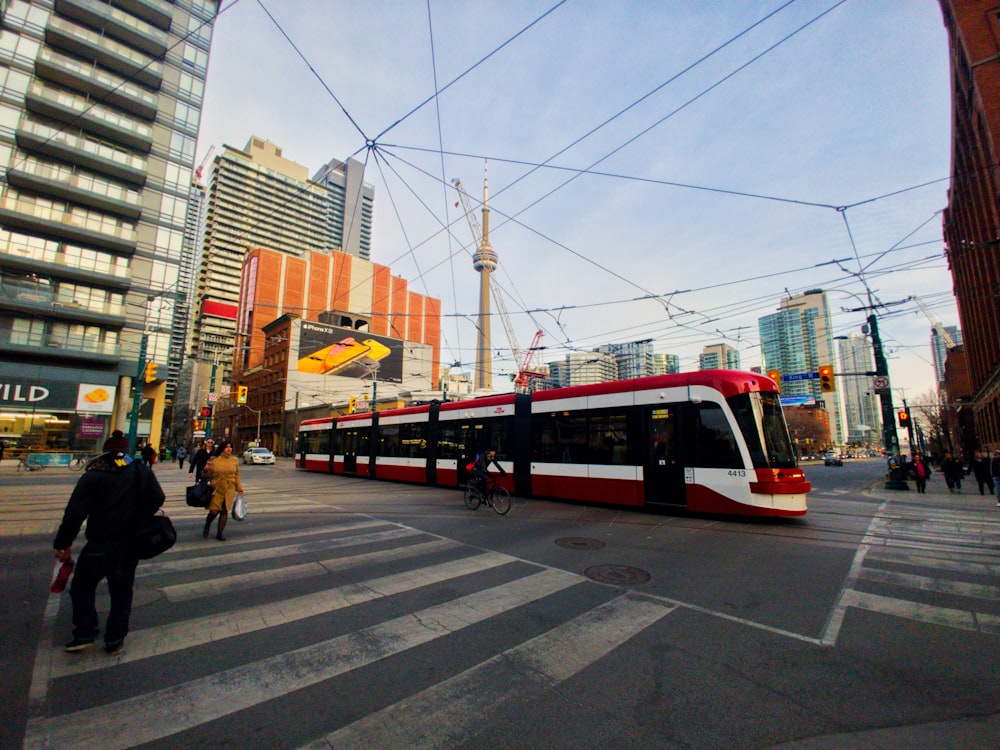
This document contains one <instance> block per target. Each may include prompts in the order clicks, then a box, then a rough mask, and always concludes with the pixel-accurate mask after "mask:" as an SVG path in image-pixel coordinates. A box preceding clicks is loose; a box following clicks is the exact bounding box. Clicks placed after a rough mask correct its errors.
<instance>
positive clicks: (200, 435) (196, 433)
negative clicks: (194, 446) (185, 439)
mask: <svg viewBox="0 0 1000 750" xmlns="http://www.w3.org/2000/svg"><path fill="white" fill-rule="evenodd" d="M191 437H196V438H203V437H205V431H204V430H195V431H194V432H192V433H191Z"/></svg>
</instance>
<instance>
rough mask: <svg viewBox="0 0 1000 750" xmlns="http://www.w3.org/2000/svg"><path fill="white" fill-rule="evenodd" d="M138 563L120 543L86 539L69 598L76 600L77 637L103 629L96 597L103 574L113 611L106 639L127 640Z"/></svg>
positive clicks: (90, 634)
mask: <svg viewBox="0 0 1000 750" xmlns="http://www.w3.org/2000/svg"><path fill="white" fill-rule="evenodd" d="M138 563H139V561H138V560H136V559H135V558H134V557H131V556H129V555H128V554H127V553H126V552H125V550H124V548H123V547H121V546H105V545H99V544H91V543H89V542H88V543H87V545H86V546H85V547H84V548H83V550H82V551H81V552H80V557H79V559H77V561H76V567H75V568H74V570H73V583H72V584H71V585H70V589H69V596H70V600H71V601H72V602H73V637H74V638H80V639H83V640H90V639H92V638H96V637H97V635H98V633H100V632H101V628H100V626H99V624H98V620H97V607H96V606H95V603H94V601H95V596H96V593H97V584H98V583H100V582H101V579H102V578H107V579H108V593H109V594H110V595H111V611H110V612H109V613H108V622H107V625H106V626H105V628H104V642H105V643H115V642H116V641H123V640H125V636H126V635H128V621H129V617H131V615H132V586H133V584H134V583H135V568H136V565H138Z"/></svg>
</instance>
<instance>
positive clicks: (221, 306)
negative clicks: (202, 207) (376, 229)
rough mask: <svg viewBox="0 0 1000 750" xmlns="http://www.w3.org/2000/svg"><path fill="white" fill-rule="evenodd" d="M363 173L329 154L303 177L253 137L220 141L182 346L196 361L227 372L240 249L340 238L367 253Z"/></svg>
mask: <svg viewBox="0 0 1000 750" xmlns="http://www.w3.org/2000/svg"><path fill="white" fill-rule="evenodd" d="M363 175H364V166H363V165H362V164H361V163H360V162H357V161H354V160H349V161H348V163H347V164H346V165H345V164H343V163H341V162H337V161H331V162H330V163H329V164H327V165H325V166H324V167H323V168H322V169H320V170H319V172H318V173H317V175H316V177H317V178H318V179H319V181H315V180H311V179H309V177H308V170H307V169H306V167H304V166H303V165H301V164H298V163H296V162H294V161H291V160H290V159H286V158H285V157H284V156H283V155H282V150H281V148H280V147H279V146H276V145H275V144H273V143H270V142H268V141H266V140H264V139H263V138H258V137H256V136H252V137H251V138H250V139H249V141H248V142H247V144H246V146H245V147H244V148H243V149H236V148H232V147H230V146H224V147H223V151H222V153H221V154H219V155H218V156H216V157H215V159H214V160H213V163H212V171H211V175H210V178H209V188H208V196H207V207H206V222H205V237H204V245H203V251H202V256H201V262H200V266H199V271H198V282H197V289H196V291H195V310H194V320H193V325H192V331H191V338H190V348H189V352H190V353H191V355H192V356H193V357H194V358H195V359H196V360H198V361H199V362H201V363H202V364H203V366H207V363H210V362H211V363H222V365H223V367H224V368H225V369H226V371H227V372H228V366H229V365H228V360H227V359H226V357H225V355H226V354H227V353H228V351H229V350H231V349H232V347H233V346H234V345H235V343H236V334H237V330H236V313H237V305H238V304H239V298H240V274H241V272H242V268H243V261H244V258H245V256H246V252H247V249H248V248H250V247H265V248H269V249H271V250H277V251H279V252H283V253H286V254H288V255H291V256H295V257H299V256H302V255H303V254H305V253H308V252H319V253H325V254H327V255H329V254H330V253H331V252H333V251H334V250H340V249H341V247H342V245H344V244H345V243H346V244H347V245H348V246H349V247H351V248H352V250H354V251H355V252H353V253H349V254H351V255H355V256H356V257H361V258H365V257H367V255H368V254H369V251H370V243H371V219H372V200H373V195H374V189H373V188H372V187H371V186H370V185H368V184H366V183H364V182H363V179H362V178H363ZM239 333H241V334H244V333H248V332H246V331H240V332H239ZM223 376H225V373H224V374H223ZM223 376H220V377H223Z"/></svg>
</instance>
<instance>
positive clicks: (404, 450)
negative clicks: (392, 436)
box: [394, 422, 427, 458]
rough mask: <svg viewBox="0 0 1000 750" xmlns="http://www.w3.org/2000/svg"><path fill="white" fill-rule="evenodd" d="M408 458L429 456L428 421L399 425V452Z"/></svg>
mask: <svg viewBox="0 0 1000 750" xmlns="http://www.w3.org/2000/svg"><path fill="white" fill-rule="evenodd" d="M394 455H399V456H404V457H406V458H426V457H427V422H417V423H415V424H414V423H410V424H401V425H400V426H399V453H398V454H394Z"/></svg>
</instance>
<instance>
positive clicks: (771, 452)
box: [729, 392, 795, 469]
mask: <svg viewBox="0 0 1000 750" xmlns="http://www.w3.org/2000/svg"><path fill="white" fill-rule="evenodd" d="M729 406H730V408H731V409H732V410H733V413H734V414H735V415H736V422H737V424H739V426H740V432H742V433H743V438H744V439H745V440H746V442H747V448H748V449H749V450H750V460H751V461H752V462H753V465H754V466H755V467H757V468H761V469H766V468H772V469H790V468H792V467H794V466H795V452H794V449H793V447H792V441H791V439H790V438H789V436H788V426H787V425H786V424H785V416H784V414H783V413H782V411H781V401H780V397H779V396H778V394H777V393H763V392H757V393H744V394H741V395H739V396H733V397H732V398H730V399H729Z"/></svg>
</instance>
